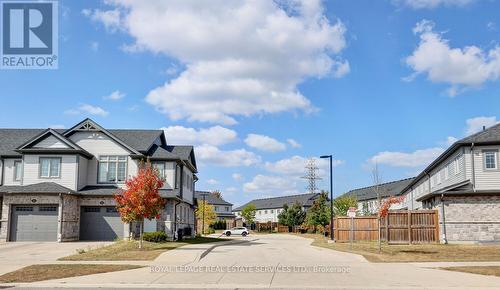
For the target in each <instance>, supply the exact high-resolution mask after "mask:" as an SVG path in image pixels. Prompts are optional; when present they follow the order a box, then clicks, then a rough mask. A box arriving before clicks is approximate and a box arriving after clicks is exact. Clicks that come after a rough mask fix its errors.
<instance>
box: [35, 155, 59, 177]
mask: <svg viewBox="0 0 500 290" xmlns="http://www.w3.org/2000/svg"><path fill="white" fill-rule="evenodd" d="M40 177H42V178H58V177H61V158H45V157H43V158H40Z"/></svg>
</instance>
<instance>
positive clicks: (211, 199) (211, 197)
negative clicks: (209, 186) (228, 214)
mask: <svg viewBox="0 0 500 290" xmlns="http://www.w3.org/2000/svg"><path fill="white" fill-rule="evenodd" d="M203 196H205V200H206V201H207V202H208V203H209V204H217V205H233V204H232V203H230V202H227V201H225V200H224V199H223V198H221V197H217V196H216V195H215V194H213V193H211V192H209V191H196V192H195V193H194V198H196V199H199V200H203Z"/></svg>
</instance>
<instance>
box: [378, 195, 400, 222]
mask: <svg viewBox="0 0 500 290" xmlns="http://www.w3.org/2000/svg"><path fill="white" fill-rule="evenodd" d="M404 199H405V197H404V196H391V197H389V198H388V199H386V200H385V201H384V202H383V203H382V206H381V207H380V209H379V211H378V213H379V215H380V217H385V216H387V215H388V214H389V209H390V208H391V205H393V204H398V203H401V202H403V200H404Z"/></svg>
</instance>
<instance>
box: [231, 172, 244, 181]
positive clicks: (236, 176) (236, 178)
mask: <svg viewBox="0 0 500 290" xmlns="http://www.w3.org/2000/svg"><path fill="white" fill-rule="evenodd" d="M231 177H232V178H233V179H234V181H238V182H239V181H242V180H243V175H241V174H240V173H233V174H231Z"/></svg>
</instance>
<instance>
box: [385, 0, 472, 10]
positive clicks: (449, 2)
mask: <svg viewBox="0 0 500 290" xmlns="http://www.w3.org/2000/svg"><path fill="white" fill-rule="evenodd" d="M475 1H476V0H394V1H393V2H394V3H395V4H398V5H406V6H409V7H411V8H413V9H423V8H427V9H432V8H436V7H438V6H459V7H460V6H465V5H467V4H470V3H472V2H475Z"/></svg>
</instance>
